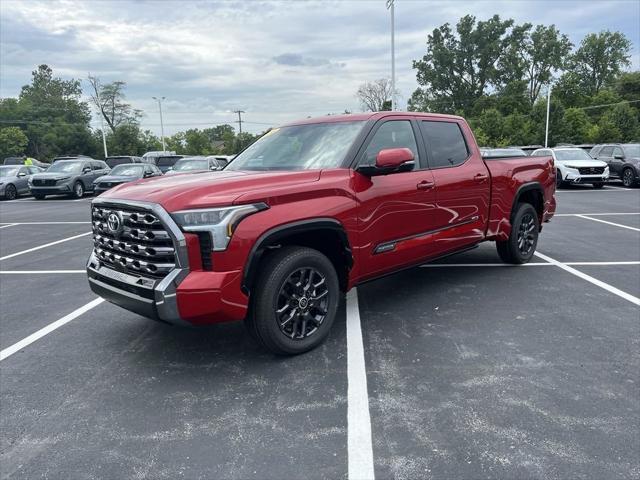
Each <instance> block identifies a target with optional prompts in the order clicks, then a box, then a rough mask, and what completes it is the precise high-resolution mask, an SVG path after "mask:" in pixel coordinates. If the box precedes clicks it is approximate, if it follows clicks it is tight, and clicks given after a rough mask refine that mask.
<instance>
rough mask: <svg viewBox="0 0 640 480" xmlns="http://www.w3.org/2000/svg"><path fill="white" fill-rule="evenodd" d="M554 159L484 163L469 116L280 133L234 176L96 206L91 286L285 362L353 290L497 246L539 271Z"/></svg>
mask: <svg viewBox="0 0 640 480" xmlns="http://www.w3.org/2000/svg"><path fill="white" fill-rule="evenodd" d="M555 171H556V169H555V167H554V164H553V159H552V158H551V157H522V156H519V157H510V158H505V157H500V158H491V157H485V158H483V157H482V156H481V154H480V151H479V149H478V146H477V145H476V141H475V139H474V136H473V134H472V132H471V130H470V128H469V125H468V124H467V122H466V121H465V120H464V119H463V118H461V117H457V116H451V115H438V114H430V113H401V112H377V113H367V114H358V115H341V116H326V117H322V118H315V119H305V120H302V121H299V122H295V123H292V124H289V125H285V126H282V127H279V128H274V129H272V130H270V131H269V132H268V133H266V134H265V135H263V136H262V137H261V138H260V139H259V140H258V141H256V142H255V143H253V144H252V145H251V146H249V147H248V148H246V149H245V150H244V151H243V152H241V153H240V154H239V155H238V156H237V157H236V158H235V159H234V160H233V161H232V162H231V163H230V164H229V165H227V166H226V167H225V168H224V170H222V171H219V172H207V173H197V174H188V173H187V174H179V175H172V176H166V177H158V178H153V179H142V180H139V181H135V182H132V183H127V184H124V185H121V186H118V187H115V188H113V189H111V190H108V191H107V192H105V193H103V194H102V195H100V196H99V197H97V198H95V199H94V200H93V202H92V207H91V208H92V226H93V241H94V248H93V251H92V253H91V256H90V258H89V261H88V264H87V273H88V278H89V284H90V286H91V289H92V290H93V291H94V292H95V293H97V294H98V295H100V296H101V297H103V298H105V299H106V300H108V301H109V302H112V303H114V304H116V305H119V306H121V307H123V308H125V309H127V310H130V311H132V312H135V313H138V314H140V315H143V316H145V317H149V318H151V319H155V320H159V321H162V322H166V323H170V324H176V325H188V326H198V325H206V324H212V323H217V322H227V321H238V320H244V321H245V323H246V325H247V327H248V330H249V332H250V333H251V335H252V336H253V337H254V338H255V339H256V340H257V341H258V342H259V343H260V344H261V345H263V346H264V347H265V348H266V349H268V350H270V351H272V352H275V353H278V354H297V353H302V352H304V351H307V350H309V349H312V348H314V347H315V346H317V345H319V344H320V343H321V342H322V341H323V340H324V339H325V338H326V337H327V335H328V333H329V330H330V329H331V325H332V324H333V322H334V320H335V317H336V310H337V308H338V304H339V303H340V301H341V299H342V298H343V294H344V293H345V292H347V291H348V290H349V289H351V288H353V287H354V286H356V285H358V284H360V283H362V282H366V281H369V280H373V279H375V278H378V277H381V276H384V275H387V274H390V273H393V272H397V271H399V270H402V269H406V268H409V267H412V266H416V265H420V264H423V263H425V262H430V261H433V260H436V259H439V258H442V257H444V256H447V255H451V254H454V253H457V252H461V251H464V250H468V249H470V248H473V247H475V246H476V245H478V244H479V243H481V242H485V241H488V240H490V241H494V242H496V245H497V253H498V255H499V256H500V258H501V259H502V260H503V261H504V262H507V263H512V264H522V263H526V262H528V261H529V260H530V259H531V257H532V256H533V253H534V251H535V249H536V245H537V241H538V234H539V232H540V231H541V229H542V224H543V223H544V222H547V221H549V219H550V218H551V217H552V216H553V214H554V212H555V208H556V202H555V198H554V193H555V186H556V179H555Z"/></svg>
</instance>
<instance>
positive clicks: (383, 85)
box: [356, 78, 393, 112]
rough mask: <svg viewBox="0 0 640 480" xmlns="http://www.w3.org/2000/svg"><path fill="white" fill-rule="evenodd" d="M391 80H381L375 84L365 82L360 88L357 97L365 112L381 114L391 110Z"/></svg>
mask: <svg viewBox="0 0 640 480" xmlns="http://www.w3.org/2000/svg"><path fill="white" fill-rule="evenodd" d="M392 94H393V90H392V88H391V80H389V79H388V78H380V79H378V80H375V81H373V82H365V83H363V84H362V85H360V86H359V87H358V91H357V92H356V97H358V100H360V103H361V104H362V108H363V109H364V110H370V111H372V112H381V111H384V110H391V100H390V98H391V96H392Z"/></svg>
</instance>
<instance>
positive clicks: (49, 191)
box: [29, 183, 71, 195]
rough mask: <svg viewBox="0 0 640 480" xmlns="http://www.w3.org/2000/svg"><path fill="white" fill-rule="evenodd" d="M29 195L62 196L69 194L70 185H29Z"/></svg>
mask: <svg viewBox="0 0 640 480" xmlns="http://www.w3.org/2000/svg"><path fill="white" fill-rule="evenodd" d="M29 190H30V191H31V193H40V194H42V195H63V194H67V193H71V185H69V184H67V183H64V184H62V185H55V186H51V187H40V186H38V185H29Z"/></svg>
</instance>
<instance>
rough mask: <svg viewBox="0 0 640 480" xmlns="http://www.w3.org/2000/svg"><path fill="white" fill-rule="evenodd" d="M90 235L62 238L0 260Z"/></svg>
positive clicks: (88, 233)
mask: <svg viewBox="0 0 640 480" xmlns="http://www.w3.org/2000/svg"><path fill="white" fill-rule="evenodd" d="M91 233H92V232H87V233H81V234H80V235H74V236H73V237H68V238H63V239H62V240H56V241H55V242H51V243H45V244H44V245H40V246H38V247H33V248H29V249H27V250H22V251H21V252H16V253H12V254H11V255H5V256H4V257H0V260H8V259H9V258H13V257H17V256H18V255H24V254H25V253H29V252H35V251H36V250H40V249H42V248H47V247H51V246H53V245H57V244H59V243H63V242H68V241H69V240H74V239H76V238H80V237H84V236H86V235H91Z"/></svg>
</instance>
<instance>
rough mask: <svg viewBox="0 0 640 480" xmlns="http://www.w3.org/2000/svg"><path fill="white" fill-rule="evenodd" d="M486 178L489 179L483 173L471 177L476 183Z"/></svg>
mask: <svg viewBox="0 0 640 480" xmlns="http://www.w3.org/2000/svg"><path fill="white" fill-rule="evenodd" d="M488 178H489V175H485V174H484V173H478V174H476V176H475V177H473V179H474V180H475V181H476V182H484V181H485V180H486V179H488Z"/></svg>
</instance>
